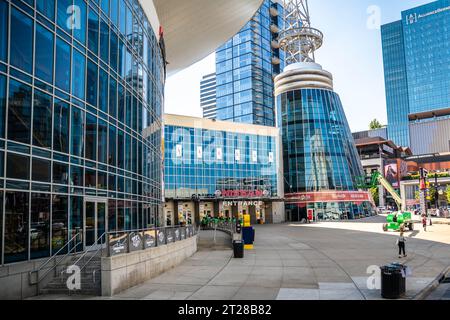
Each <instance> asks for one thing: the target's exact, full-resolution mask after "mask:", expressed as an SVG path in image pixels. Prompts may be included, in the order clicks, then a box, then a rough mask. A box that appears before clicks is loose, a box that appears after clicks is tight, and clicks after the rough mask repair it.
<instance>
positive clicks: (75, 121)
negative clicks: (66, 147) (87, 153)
mask: <svg viewBox="0 0 450 320" xmlns="http://www.w3.org/2000/svg"><path fill="white" fill-rule="evenodd" d="M71 123H72V125H71V130H72V133H71V136H72V139H71V154H72V155H74V156H78V157H83V149H84V112H83V111H81V110H80V109H78V108H72V118H71Z"/></svg>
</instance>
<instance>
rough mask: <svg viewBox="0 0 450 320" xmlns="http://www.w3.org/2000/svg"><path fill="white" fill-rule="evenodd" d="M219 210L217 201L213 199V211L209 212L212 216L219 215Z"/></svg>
mask: <svg viewBox="0 0 450 320" xmlns="http://www.w3.org/2000/svg"><path fill="white" fill-rule="evenodd" d="M219 210H220V206H219V202H218V201H215V202H214V206H213V212H211V214H212V215H213V216H214V217H218V216H219Z"/></svg>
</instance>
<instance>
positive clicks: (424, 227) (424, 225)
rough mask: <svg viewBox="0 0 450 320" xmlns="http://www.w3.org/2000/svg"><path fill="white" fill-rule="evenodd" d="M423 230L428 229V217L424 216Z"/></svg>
mask: <svg viewBox="0 0 450 320" xmlns="http://www.w3.org/2000/svg"><path fill="white" fill-rule="evenodd" d="M422 225H423V231H427V217H426V216H422Z"/></svg>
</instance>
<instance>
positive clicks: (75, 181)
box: [70, 166, 84, 187]
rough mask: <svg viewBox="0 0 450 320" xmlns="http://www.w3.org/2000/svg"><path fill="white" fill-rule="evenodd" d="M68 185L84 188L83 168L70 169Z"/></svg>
mask: <svg viewBox="0 0 450 320" xmlns="http://www.w3.org/2000/svg"><path fill="white" fill-rule="evenodd" d="M70 178H71V181H70V184H71V185H74V186H78V187H82V186H84V175H83V168H81V167H77V166H71V167H70Z"/></svg>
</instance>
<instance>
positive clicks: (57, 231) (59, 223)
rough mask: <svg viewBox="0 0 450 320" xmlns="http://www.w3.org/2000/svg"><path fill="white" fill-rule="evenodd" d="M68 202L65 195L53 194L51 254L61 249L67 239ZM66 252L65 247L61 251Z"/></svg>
mask: <svg viewBox="0 0 450 320" xmlns="http://www.w3.org/2000/svg"><path fill="white" fill-rule="evenodd" d="M68 204H69V203H68V199H67V196H58V195H55V196H53V199H52V255H53V254H55V253H56V252H58V251H59V250H61V249H62V248H63V247H64V246H65V245H66V243H67V241H68V210H69V208H68ZM73 210H74V209H73ZM66 252H67V249H66V250H65V251H64V252H62V253H66Z"/></svg>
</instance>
